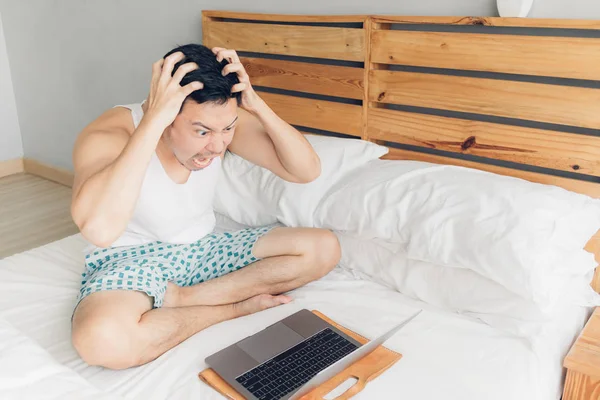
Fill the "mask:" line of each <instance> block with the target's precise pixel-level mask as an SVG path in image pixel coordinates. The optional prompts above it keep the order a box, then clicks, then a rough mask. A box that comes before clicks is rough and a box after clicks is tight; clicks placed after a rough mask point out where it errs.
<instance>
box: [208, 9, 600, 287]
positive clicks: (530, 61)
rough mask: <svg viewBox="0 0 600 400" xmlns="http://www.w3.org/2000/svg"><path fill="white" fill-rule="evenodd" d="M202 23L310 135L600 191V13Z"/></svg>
mask: <svg viewBox="0 0 600 400" xmlns="http://www.w3.org/2000/svg"><path fill="white" fill-rule="evenodd" d="M202 32H203V42H204V44H205V45H207V46H209V47H213V46H221V47H227V48H233V49H236V50H237V51H238V52H239V53H240V55H241V56H242V61H243V63H244V65H245V66H246V70H247V71H248V73H249V75H250V77H251V81H252V83H253V85H254V87H255V88H256V90H257V91H258V92H260V95H261V97H263V99H264V100H265V101H266V102H267V103H268V104H269V105H270V106H271V107H272V108H273V110H275V112H277V113H278V114H279V115H280V116H281V117H282V118H283V119H285V120H286V121H288V123H290V124H292V125H294V126H296V127H297V128H298V129H299V130H301V131H303V132H308V133H319V134H328V135H335V136H341V137H359V138H362V139H365V140H370V141H374V142H377V143H380V144H383V145H386V146H388V147H389V148H390V153H389V154H388V155H387V156H386V158H391V159H412V160H422V161H428V162H434V163H442V164H453V165H462V166H468V167H472V168H478V169H482V170H486V171H490V172H494V173H499V174H504V175H511V176H516V177H519V178H523V179H527V180H529V181H532V182H539V183H545V184H552V185H556V186H561V187H563V188H566V189H568V190H571V191H574V192H579V193H583V194H587V195H589V196H592V197H596V198H600V21H584V20H541V19H522V18H473V17H464V18H459V17H405V16H365V15H351V16H302V15H272V14H248V13H234V12H223V11H205V12H203V15H202ZM587 249H588V250H590V251H592V252H594V253H595V254H596V258H597V259H598V260H599V261H600V233H599V234H597V235H596V236H595V237H594V238H593V239H592V240H591V241H590V243H589V244H588V246H587ZM592 286H593V287H594V289H596V290H597V291H600V268H599V269H597V270H596V275H595V276H594V281H593V282H592Z"/></svg>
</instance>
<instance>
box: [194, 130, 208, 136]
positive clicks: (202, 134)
mask: <svg viewBox="0 0 600 400" xmlns="http://www.w3.org/2000/svg"><path fill="white" fill-rule="evenodd" d="M196 133H197V134H198V135H199V136H205V135H206V134H207V133H208V131H196Z"/></svg>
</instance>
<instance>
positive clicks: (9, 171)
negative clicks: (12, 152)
mask: <svg viewBox="0 0 600 400" xmlns="http://www.w3.org/2000/svg"><path fill="white" fill-rule="evenodd" d="M24 171H25V169H24V167H23V159H22V158H15V159H14V160H6V161H0V178H4V177H5V176H9V175H13V174H18V173H20V172H24Z"/></svg>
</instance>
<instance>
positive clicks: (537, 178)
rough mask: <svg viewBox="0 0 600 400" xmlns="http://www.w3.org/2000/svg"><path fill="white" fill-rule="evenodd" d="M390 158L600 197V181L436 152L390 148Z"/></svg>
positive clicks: (388, 157)
mask: <svg viewBox="0 0 600 400" xmlns="http://www.w3.org/2000/svg"><path fill="white" fill-rule="evenodd" d="M384 158H385V159H390V160H417V161H425V162H431V163H436V164H449V165H458V166H462V167H467V168H476V169H480V170H482V171H488V172H493V173H496V174H501V175H508V176H514V177H517V178H521V179H525V180H528V181H531V182H537V183H543V184H546V185H554V186H560V187H562V188H564V189H567V190H570V191H572V192H576V193H582V194H586V195H588V196H591V197H595V198H600V183H593V182H586V181H579V180H576V179H568V178H563V177H559V176H553V175H546V174H540V173H536V172H529V171H521V170H518V169H512V168H507V167H499V166H496V165H489V164H484V163H480V162H475V161H467V160H461V159H457V158H452V157H444V156H438V155H434V154H426V153H419V152H416V151H410V150H402V149H396V148H390V151H389V153H388V154H387V155H386V156H384Z"/></svg>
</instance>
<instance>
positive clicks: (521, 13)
mask: <svg viewBox="0 0 600 400" xmlns="http://www.w3.org/2000/svg"><path fill="white" fill-rule="evenodd" d="M532 5H533V0H496V6H497V7H498V12H499V13H500V16H501V17H522V18H523V17H526V16H527V14H529V11H531V6H532Z"/></svg>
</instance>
